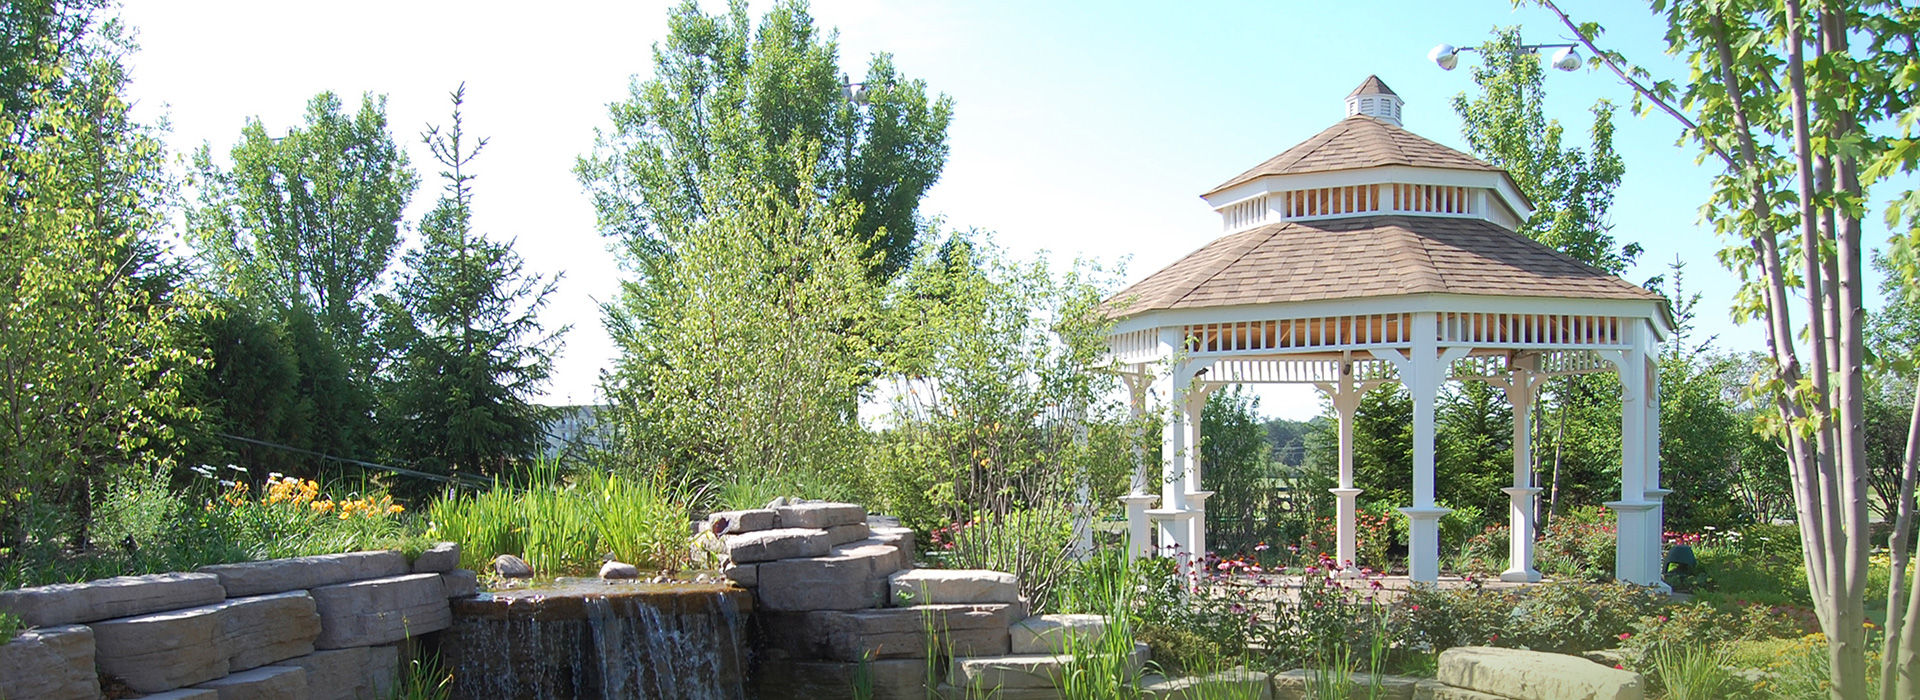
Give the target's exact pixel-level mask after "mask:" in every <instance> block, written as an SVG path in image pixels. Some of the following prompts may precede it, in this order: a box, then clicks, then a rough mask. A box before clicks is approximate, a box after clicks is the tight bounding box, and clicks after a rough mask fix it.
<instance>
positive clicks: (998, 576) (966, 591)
mask: <svg viewBox="0 0 1920 700" xmlns="http://www.w3.org/2000/svg"><path fill="white" fill-rule="evenodd" d="M888 585H889V586H890V587H891V588H892V593H893V595H892V600H893V604H894V605H898V606H901V607H906V606H909V605H951V604H960V603H1018V602H1020V581H1019V580H1018V579H1016V578H1014V576H1013V574H1009V573H1005V572H1000V571H986V570H984V569H913V570H909V571H902V572H900V573H898V574H894V575H893V576H892V577H891V578H889V579H888Z"/></svg>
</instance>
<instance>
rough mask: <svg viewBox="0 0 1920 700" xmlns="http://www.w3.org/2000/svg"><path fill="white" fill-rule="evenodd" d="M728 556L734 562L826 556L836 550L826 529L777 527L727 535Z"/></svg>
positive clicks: (747, 562)
mask: <svg viewBox="0 0 1920 700" xmlns="http://www.w3.org/2000/svg"><path fill="white" fill-rule="evenodd" d="M726 546H727V557H728V558H730V559H732V560H733V563H735V564H754V563H758V562H766V561H779V560H781V559H803V558H807V557H819V556H826V554H827V553H828V552H830V551H832V550H833V543H832V542H831V541H829V540H828V539H827V531H826V530H821V529H816V528H776V529H773V530H761V531H758V532H749V533H746V534H744V535H728V536H727V538H726Z"/></svg>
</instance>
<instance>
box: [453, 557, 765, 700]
mask: <svg viewBox="0 0 1920 700" xmlns="http://www.w3.org/2000/svg"><path fill="white" fill-rule="evenodd" d="M748 600H749V598H748V594H747V593H746V592H745V591H740V590H737V589H731V590H730V589H727V588H725V587H721V586H707V585H699V586H694V585H652V584H614V585H607V584H601V583H599V582H591V583H572V584H562V585H558V586H554V587H543V588H538V589H527V590H520V591H508V592H504V593H495V594H492V595H484V594H483V595H481V596H477V597H475V598H470V599H463V600H457V601H454V623H453V627H452V628H451V629H449V630H447V631H446V632H444V633H442V635H441V639H440V641H439V653H440V654H441V661H442V664H443V665H444V666H445V667H446V668H447V669H448V670H450V671H452V672H453V697H454V698H455V700H520V699H525V700H643V699H644V700H655V699H658V700H744V698H745V695H746V693H745V689H744V686H745V681H744V677H745V673H746V659H745V651H744V640H745V638H746V633H745V626H746V616H745V615H743V614H742V607H743V606H746V605H750V604H751V603H750V602H748Z"/></svg>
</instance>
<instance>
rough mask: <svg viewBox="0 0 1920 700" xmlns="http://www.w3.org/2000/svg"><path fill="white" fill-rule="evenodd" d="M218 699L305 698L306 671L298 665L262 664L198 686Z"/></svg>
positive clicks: (276, 699)
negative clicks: (215, 694) (217, 694)
mask: <svg viewBox="0 0 1920 700" xmlns="http://www.w3.org/2000/svg"><path fill="white" fill-rule="evenodd" d="M199 687H200V688H202V689H205V690H212V691H214V692H216V693H219V694H220V700H308V695H307V671H306V669H303V668H300V667H298V666H262V667H260V668H256V669H253V670H251V671H243V672H240V673H236V674H233V675H231V676H227V677H226V678H222V679H219V680H214V681H207V682H205V683H202V684H200V686H199Z"/></svg>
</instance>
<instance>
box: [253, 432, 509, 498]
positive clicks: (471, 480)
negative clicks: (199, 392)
mask: <svg viewBox="0 0 1920 700" xmlns="http://www.w3.org/2000/svg"><path fill="white" fill-rule="evenodd" d="M215 434H216V435H219V436H220V437H223V438H226V439H228V440H233V441H235V442H244V443H247V444H249V445H259V446H261V447H271V448H273V449H276V450H285V451H287V452H297V453H299V454H303V455H307V456H310V457H319V458H320V459H330V460H333V461H335V462H344V463H347V464H352V465H355V466H361V467H367V468H369V469H382V470H386V471H390V472H393V473H395V474H402V475H406V476H411V477H415V478H420V479H431V480H433V481H439V482H442V483H448V484H455V485H458V486H465V487H468V488H477V489H484V488H491V487H492V486H493V482H492V481H490V480H487V479H482V478H480V477H477V476H465V475H461V476H457V477H456V476H447V475H444V474H430V473H427V472H423V471H419V470H416V469H408V468H406V467H395V466H389V465H385V464H375V463H373V462H363V461H360V460H357V459H348V458H346V457H335V456H333V455H330V454H326V453H324V452H315V451H313V450H309V449H304V448H299V447H294V446H292V445H282V444H280V443H277V442H267V441H265V440H255V439H253V438H245V437H240V436H238V435H232V434H228V433H215Z"/></svg>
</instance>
